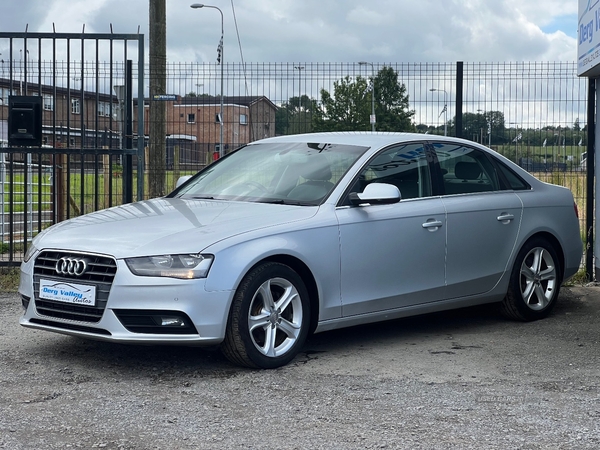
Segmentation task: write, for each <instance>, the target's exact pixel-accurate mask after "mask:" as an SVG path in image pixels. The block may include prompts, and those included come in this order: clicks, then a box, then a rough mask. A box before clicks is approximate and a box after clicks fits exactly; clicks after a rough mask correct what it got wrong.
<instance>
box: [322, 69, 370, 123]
mask: <svg viewBox="0 0 600 450" xmlns="http://www.w3.org/2000/svg"><path fill="white" fill-rule="evenodd" d="M370 98H371V96H370V94H369V93H368V89H367V80H366V79H365V78H362V77H360V76H358V77H356V79H355V80H352V78H351V77H350V76H346V77H345V78H342V79H341V80H339V81H335V82H334V83H333V96H332V95H331V94H330V93H329V92H328V91H327V90H326V89H321V105H320V106H319V107H318V108H317V110H316V111H315V114H314V116H313V129H314V131H356V130H369V129H370V128H371V125H370V123H369V116H370V114H371V103H370ZM367 99H368V100H369V101H367Z"/></svg>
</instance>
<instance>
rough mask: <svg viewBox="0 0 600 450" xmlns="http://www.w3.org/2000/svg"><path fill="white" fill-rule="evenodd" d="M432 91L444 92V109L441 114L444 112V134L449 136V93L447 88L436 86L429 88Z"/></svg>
mask: <svg viewBox="0 0 600 450" xmlns="http://www.w3.org/2000/svg"><path fill="white" fill-rule="evenodd" d="M429 90H430V91H431V92H436V91H437V92H443V93H444V109H442V112H440V116H441V115H442V113H444V136H448V102H447V101H446V94H448V93H447V92H446V90H445V89H436V88H431V89H429Z"/></svg>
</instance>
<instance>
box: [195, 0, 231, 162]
mask: <svg viewBox="0 0 600 450" xmlns="http://www.w3.org/2000/svg"><path fill="white" fill-rule="evenodd" d="M190 8H193V9H200V8H212V9H216V10H217V11H219V13H220V14H221V41H220V42H219V49H218V50H219V64H221V109H220V113H219V125H220V126H221V135H220V138H219V158H221V157H222V156H223V153H224V151H223V61H224V59H223V35H224V33H223V31H224V30H223V11H221V8H218V7H216V6H211V5H204V4H202V3H193V4H192V5H190Z"/></svg>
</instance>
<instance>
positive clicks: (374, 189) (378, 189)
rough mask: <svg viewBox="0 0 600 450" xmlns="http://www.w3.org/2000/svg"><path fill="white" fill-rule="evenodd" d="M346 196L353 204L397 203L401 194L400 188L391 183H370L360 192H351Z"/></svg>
mask: <svg viewBox="0 0 600 450" xmlns="http://www.w3.org/2000/svg"><path fill="white" fill-rule="evenodd" d="M348 198H349V199H350V202H351V203H352V204H353V205H362V204H365V203H368V204H370V205H389V204H392V203H398V202H399V201H400V199H401V198H402V196H401V195H400V189H398V188H397V187H396V186H394V185H393V184H385V183H371V184H368V185H367V187H365V190H364V191H363V192H361V193H356V192H351V193H350V194H349V195H348Z"/></svg>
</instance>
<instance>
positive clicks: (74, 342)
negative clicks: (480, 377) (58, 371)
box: [37, 293, 581, 378]
mask: <svg viewBox="0 0 600 450" xmlns="http://www.w3.org/2000/svg"><path fill="white" fill-rule="evenodd" d="M580 306H581V305H580V304H579V303H578V302H577V299H576V298H574V297H573V296H572V295H569V294H568V293H567V294H563V293H561V299H560V301H559V302H558V304H557V306H556V308H555V309H554V311H553V312H552V314H551V315H550V317H549V318H548V319H545V320H543V321H541V322H545V321H548V320H550V321H552V320H561V319H562V318H563V317H564V316H565V315H567V316H568V315H569V314H571V313H572V312H573V311H574V310H575V309H577V308H580ZM524 325H527V324H526V323H522V322H516V321H513V320H510V319H506V318H505V317H504V316H502V315H501V314H500V310H499V306H498V304H486V305H479V306H473V307H468V308H461V309H455V310H449V311H443V312H438V313H430V314H425V315H420V316H413V317H407V318H402V319H394V320H389V321H384V322H377V323H372V324H366V325H359V326H354V327H349V328H343V329H339V330H333V331H327V332H323V333H317V334H314V335H312V336H311V337H310V338H309V339H308V341H307V343H306V344H305V346H304V348H303V349H302V351H301V352H300V354H299V356H298V358H296V360H295V361H296V362H306V361H307V360H309V359H314V358H313V356H314V355H317V354H318V355H322V354H324V353H339V354H344V353H348V352H352V351H353V350H354V349H358V348H360V347H367V346H377V345H381V344H382V343H391V344H394V343H399V344H400V343H407V342H411V341H415V340H423V339H428V338H434V337H436V336H448V335H460V334H469V335H472V334H479V333H491V332H500V333H502V332H508V333H510V332H513V331H515V330H518V329H519V328H520V327H522V326H524ZM37 349H38V350H39V351H40V353H41V354H44V355H51V357H52V358H56V360H57V361H56V362H57V364H62V365H73V364H76V365H80V366H82V367H94V370H98V369H100V370H105V371H107V372H108V373H113V374H114V373H118V374H121V375H124V376H129V377H147V376H150V377H152V376H157V374H162V376H165V375H166V374H170V375H175V374H178V375H184V376H185V375H187V376H190V377H211V378H215V377H233V376H236V375H237V374H240V373H244V372H247V371H248V370H251V369H244V368H240V367H237V366H235V365H233V364H232V363H230V362H229V361H228V360H227V359H226V358H225V357H224V356H223V355H222V354H221V352H220V351H219V350H218V348H216V347H211V348H204V347H186V346H170V345H128V344H118V343H112V342H102V341H93V340H87V339H81V338H76V337H69V336H56V338H55V339H52V340H47V341H43V342H39V343H38V344H37ZM298 360H300V361H298Z"/></svg>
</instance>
